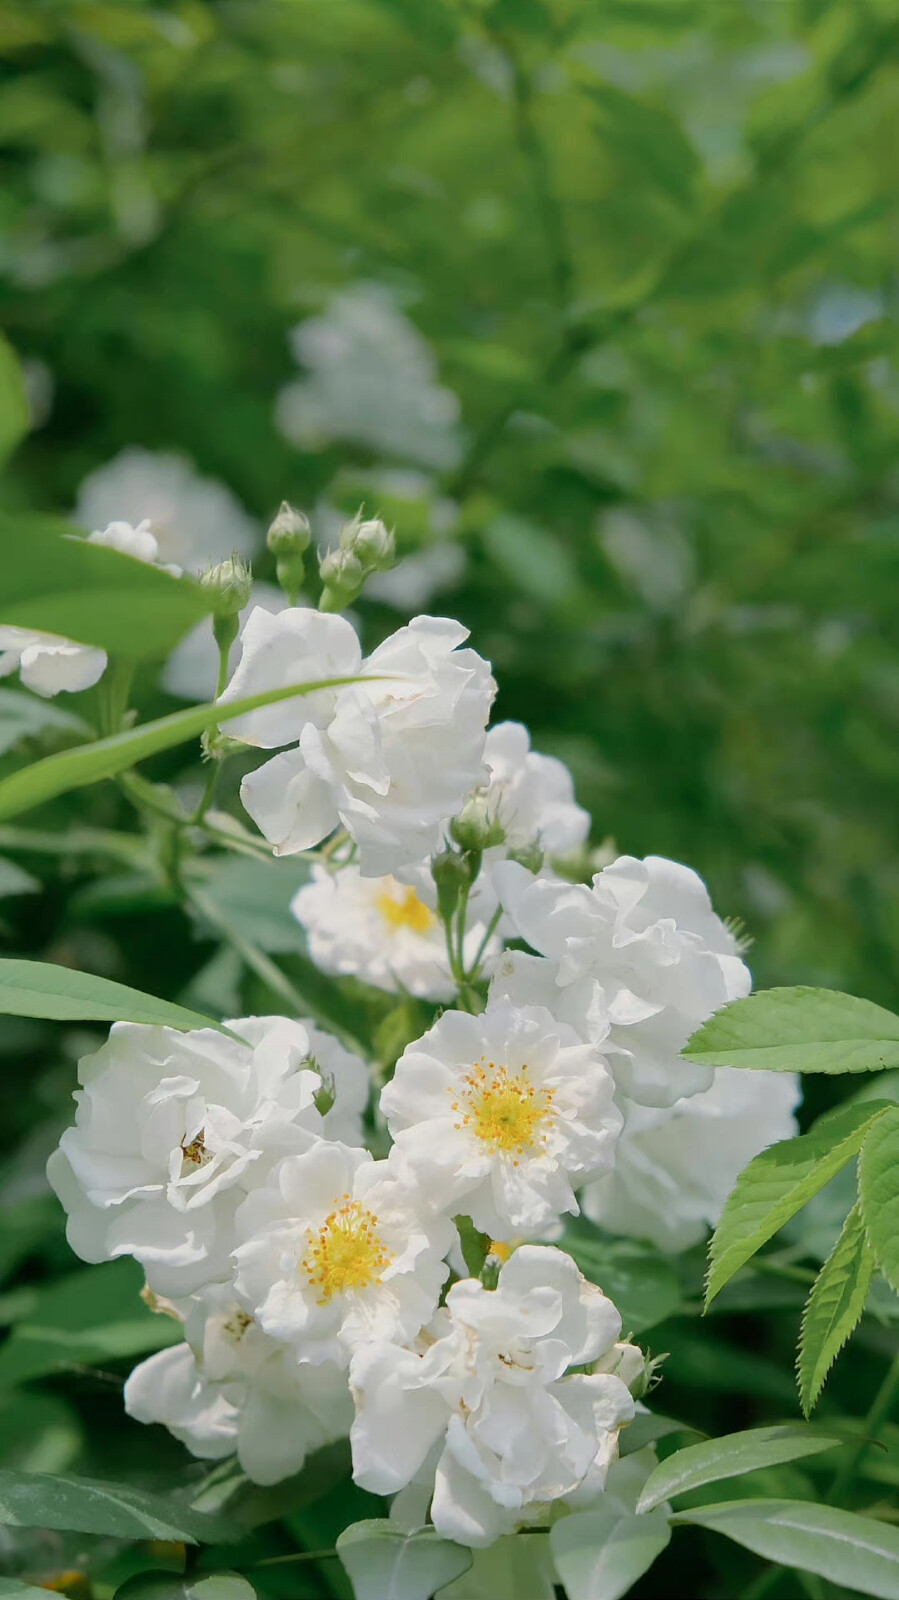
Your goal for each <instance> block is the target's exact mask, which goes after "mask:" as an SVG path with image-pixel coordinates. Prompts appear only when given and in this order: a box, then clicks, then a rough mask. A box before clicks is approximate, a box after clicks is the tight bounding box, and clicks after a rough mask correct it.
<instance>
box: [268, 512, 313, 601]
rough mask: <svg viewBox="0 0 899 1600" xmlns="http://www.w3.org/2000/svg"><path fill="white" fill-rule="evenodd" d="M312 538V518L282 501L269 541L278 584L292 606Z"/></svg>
mask: <svg viewBox="0 0 899 1600" xmlns="http://www.w3.org/2000/svg"><path fill="white" fill-rule="evenodd" d="M311 539H312V529H311V528H310V526H309V518H308V517H306V516H304V515H303V512H302V511H297V510H296V509H295V508H294V507H293V506H291V505H288V503H287V501H286V500H282V502H281V509H280V511H279V512H278V514H277V516H276V517H275V518H274V520H273V521H272V523H271V525H270V527H269V530H268V534H267V536H266V544H267V545H268V548H269V549H270V551H271V552H272V555H273V556H274V557H275V572H276V574H277V578H278V583H279V585H280V587H281V588H282V589H283V590H284V593H285V594H286V596H287V599H288V601H289V603H290V605H292V606H293V605H296V602H297V596H298V594H299V592H300V590H301V588H302V587H303V578H304V577H305V562H304V559H303V558H304V555H305V552H306V551H307V550H308V548H309V544H310V542H311Z"/></svg>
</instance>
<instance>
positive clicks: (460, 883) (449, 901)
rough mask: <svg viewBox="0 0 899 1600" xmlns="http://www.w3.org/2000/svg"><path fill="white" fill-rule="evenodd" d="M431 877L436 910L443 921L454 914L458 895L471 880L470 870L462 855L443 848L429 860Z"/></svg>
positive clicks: (447, 920)
mask: <svg viewBox="0 0 899 1600" xmlns="http://www.w3.org/2000/svg"><path fill="white" fill-rule="evenodd" d="M431 877H432V878H433V879H434V882H435V884H436V885H437V910H438V912H439V913H440V916H441V918H442V919H443V921H444V922H449V920H450V918H451V917H453V916H455V914H456V907H457V906H458V904H459V895H460V894H461V892H462V890H463V889H464V888H467V887H468V885H469V884H470V882H471V870H470V868H469V865H468V862H467V861H466V859H465V857H464V856H460V855H459V854H457V852H456V851H455V850H444V851H443V852H442V854H441V855H439V856H434V857H433V858H432V860H431Z"/></svg>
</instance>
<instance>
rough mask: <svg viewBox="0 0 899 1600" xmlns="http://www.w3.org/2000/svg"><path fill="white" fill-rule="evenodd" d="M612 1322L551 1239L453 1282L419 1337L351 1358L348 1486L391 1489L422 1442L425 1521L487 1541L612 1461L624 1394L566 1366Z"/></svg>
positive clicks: (630, 1408)
mask: <svg viewBox="0 0 899 1600" xmlns="http://www.w3.org/2000/svg"><path fill="white" fill-rule="evenodd" d="M620 1332H621V1318H620V1316H619V1315H618V1312H617V1311H616V1310H615V1307H614V1306H613V1305H612V1304H611V1302H610V1301H609V1300H607V1299H606V1298H605V1296H604V1295H603V1294H602V1292H601V1290H599V1289H597V1288H596V1287H595V1285H593V1284H591V1283H588V1282H587V1281H586V1279H584V1278H582V1277H581V1275H580V1273H579V1272H578V1270H577V1267H576V1266H575V1264H574V1262H573V1261H572V1260H571V1258H570V1257H569V1256H566V1255H564V1254H563V1253H562V1252H561V1251H560V1250H555V1249H553V1248H552V1247H547V1246H542V1245H523V1246H522V1247H521V1249H519V1250H516V1251H515V1253H514V1255H513V1256H512V1257H511V1258H510V1259H509V1260H508V1261H507V1262H506V1263H505V1265H504V1266H503V1267H502V1269H501V1271H500V1274H499V1280H498V1283H497V1287H496V1289H494V1290H489V1289H485V1288H484V1286H483V1284H481V1283H479V1282H478V1281H477V1280H476V1279H470V1278H469V1279H464V1280H462V1281H461V1282H459V1283H456V1284H454V1286H453V1288H452V1289H451V1290H450V1292H449V1294H448V1295H447V1300H446V1309H445V1311H442V1312H440V1313H439V1314H438V1316H437V1318H436V1319H435V1322H434V1326H433V1329H432V1333H431V1337H432V1341H433V1342H431V1343H430V1345H429V1346H428V1345H427V1343H426V1340H421V1341H419V1345H420V1348H419V1349H415V1350H412V1349H405V1350H404V1349H401V1348H400V1347H399V1346H398V1345H395V1344H385V1343H371V1344H368V1345H365V1346H363V1347H362V1348H361V1349H360V1350H358V1351H357V1352H356V1354H355V1355H354V1357H353V1361H352V1365H351V1367H350V1387H351V1389H352V1392H353V1399H354V1401H355V1404H356V1420H355V1422H354V1423H353V1428H352V1432H351V1435H350V1439H351V1443H352V1449H353V1476H354V1477H355V1479H356V1482H357V1483H359V1484H361V1485H362V1487H363V1488H366V1489H370V1490H371V1491H372V1492H373V1493H375V1494H393V1493H396V1492H397V1491H398V1490H399V1489H402V1488H403V1487H404V1486H405V1485H406V1484H407V1483H409V1482H410V1481H411V1480H412V1479H413V1477H414V1476H415V1474H416V1473H417V1472H418V1471H419V1469H420V1468H421V1467H422V1465H423V1463H424V1462H425V1461H426V1459H427V1457H428V1455H429V1453H430V1452H431V1451H432V1450H433V1449H435V1447H436V1448H437V1449H438V1450H439V1452H440V1453H439V1457H438V1460H437V1464H436V1472H435V1482H434V1495H433V1499H432V1502H431V1518H432V1521H433V1523H434V1526H435V1528H436V1529H437V1531H438V1533H440V1534H442V1535H443V1537H444V1538H447V1539H455V1540H456V1541H457V1542H458V1543H459V1544H465V1545H470V1546H474V1547H479V1546H484V1545H488V1544H491V1543H492V1542H493V1541H494V1540H495V1539H497V1538H499V1537H500V1536H501V1535H502V1534H504V1533H509V1532H511V1531H512V1530H513V1529H514V1528H515V1527H516V1526H518V1525H519V1524H521V1523H522V1522H524V1521H526V1520H528V1518H529V1516H530V1515H531V1514H532V1513H533V1511H534V1510H535V1509H536V1508H537V1507H539V1506H542V1505H544V1504H545V1503H546V1502H548V1501H552V1500H557V1499H559V1498H561V1497H562V1496H564V1495H568V1494H570V1493H571V1492H572V1491H573V1490H574V1489H575V1488H576V1487H577V1486H578V1485H579V1484H580V1483H581V1482H583V1480H584V1479H585V1478H586V1477H587V1475H588V1474H594V1473H595V1474H597V1476H598V1469H597V1465H596V1464H597V1461H598V1460H599V1459H600V1458H602V1459H604V1460H605V1463H606V1466H608V1464H609V1463H610V1462H611V1460H612V1459H613V1458H614V1456H615V1453H616V1450H617V1438H618V1430H619V1429H620V1428H621V1427H622V1425H623V1424H625V1423H627V1422H629V1421H630V1420H631V1418H632V1417H633V1415H634V1409H635V1408H634V1402H633V1400H632V1398H631V1395H630V1392H629V1391H628V1389H627V1387H626V1385H625V1384H623V1383H622V1382H621V1380H620V1379H619V1378H617V1377H615V1376H614V1375H612V1374H611V1373H598V1374H591V1375H589V1376H588V1375H585V1374H582V1373H574V1372H571V1371H570V1369H571V1368H575V1367H583V1366H587V1365H589V1364H590V1363H592V1362H594V1361H596V1360H597V1359H598V1358H600V1357H601V1356H602V1355H603V1354H604V1353H605V1352H606V1351H607V1350H608V1349H609V1348H610V1347H611V1346H612V1345H613V1344H614V1343H615V1341H616V1339H617V1338H618V1335H619V1334H620Z"/></svg>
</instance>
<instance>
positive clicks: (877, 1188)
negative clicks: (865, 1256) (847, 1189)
mask: <svg viewBox="0 0 899 1600" xmlns="http://www.w3.org/2000/svg"><path fill="white" fill-rule="evenodd" d="M858 1192H859V1199H860V1201H861V1208H862V1216H863V1218H864V1223H865V1228H866V1229H867V1233H868V1238H869V1240H870V1242H871V1248H872V1250H873V1251H874V1256H875V1258H876V1261H877V1265H878V1267H879V1268H880V1270H881V1272H882V1273H883V1275H884V1277H885V1278H886V1280H887V1283H888V1284H889V1286H890V1288H891V1289H895V1290H897V1291H899V1106H891V1107H890V1109H889V1110H888V1111H887V1112H886V1114H885V1115H884V1116H883V1117H881V1118H879V1119H878V1122H877V1125H876V1127H874V1128H872V1129H871V1132H870V1133H869V1135H868V1137H867V1139H866V1140H865V1143H864V1145H863V1147H862V1152H861V1155H860V1156H859V1159H858Z"/></svg>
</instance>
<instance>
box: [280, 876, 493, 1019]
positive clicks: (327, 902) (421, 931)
mask: <svg viewBox="0 0 899 1600" xmlns="http://www.w3.org/2000/svg"><path fill="white" fill-rule="evenodd" d="M403 876H404V880H405V881H404V882H403V883H398V882H397V880H396V878H392V877H387V878H363V877H362V875H361V873H360V871H359V868H358V867H354V866H346V867H338V868H337V869H336V870H334V871H329V870H328V869H327V868H326V867H319V866H315V867H313V868H312V876H311V879H310V881H309V883H307V884H304V885H303V887H302V888H301V889H299V890H298V891H297V893H296V895H295V896H294V899H293V902H292V907H291V909H292V911H293V914H294V916H295V917H296V919H297V921H298V922H301V923H302V925H303V927H304V928H305V929H306V934H307V937H308V941H309V954H310V956H311V957H312V960H313V961H314V962H315V964H316V966H317V967H320V968H321V970H322V971H323V972H331V973H335V974H337V975H338V976H341V977H345V976H351V977H355V978H359V979H361V981H362V982H363V983H370V984H372V985H373V986H374V988H376V989H387V990H388V991H389V992H391V993H397V992H405V993H407V994H412V995H415V996H417V997H418V998H419V999H425V1000H449V999H451V998H452V997H453V995H454V994H455V992H456V984H455V979H454V978H453V976H452V973H451V972H450V965H449V958H448V956H447V950H446V934H445V932H444V927H443V923H442V922H441V920H440V918H439V916H438V914H437V891H436V888H435V886H434V880H433V878H432V877H431V874H430V871H429V870H428V868H427V866H422V867H418V868H413V869H411V870H409V871H408V872H405V873H404V874H403ZM479 887H480V880H478V881H477V882H476V883H475V886H474V890H473V893H472V896H471V900H470V903H469V917H468V924H467V931H466V936H465V949H464V957H465V962H466V965H467V966H469V967H470V966H471V965H473V963H474V959H475V956H476V955H477V953H478V950H479V948H480V945H481V942H482V940H483V938H484V935H485V933H486V931H487V929H486V919H485V917H484V916H483V915H479V908H480V898H481V897H480V894H479ZM499 948H500V945H499V940H498V939H497V938H496V937H495V936H492V937H491V938H490V939H489V940H488V942H487V945H486V947H485V951H486V967H487V970H488V971H489V970H490V968H491V966H492V963H493V961H494V960H495V958H496V956H497V954H498V953H499Z"/></svg>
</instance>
